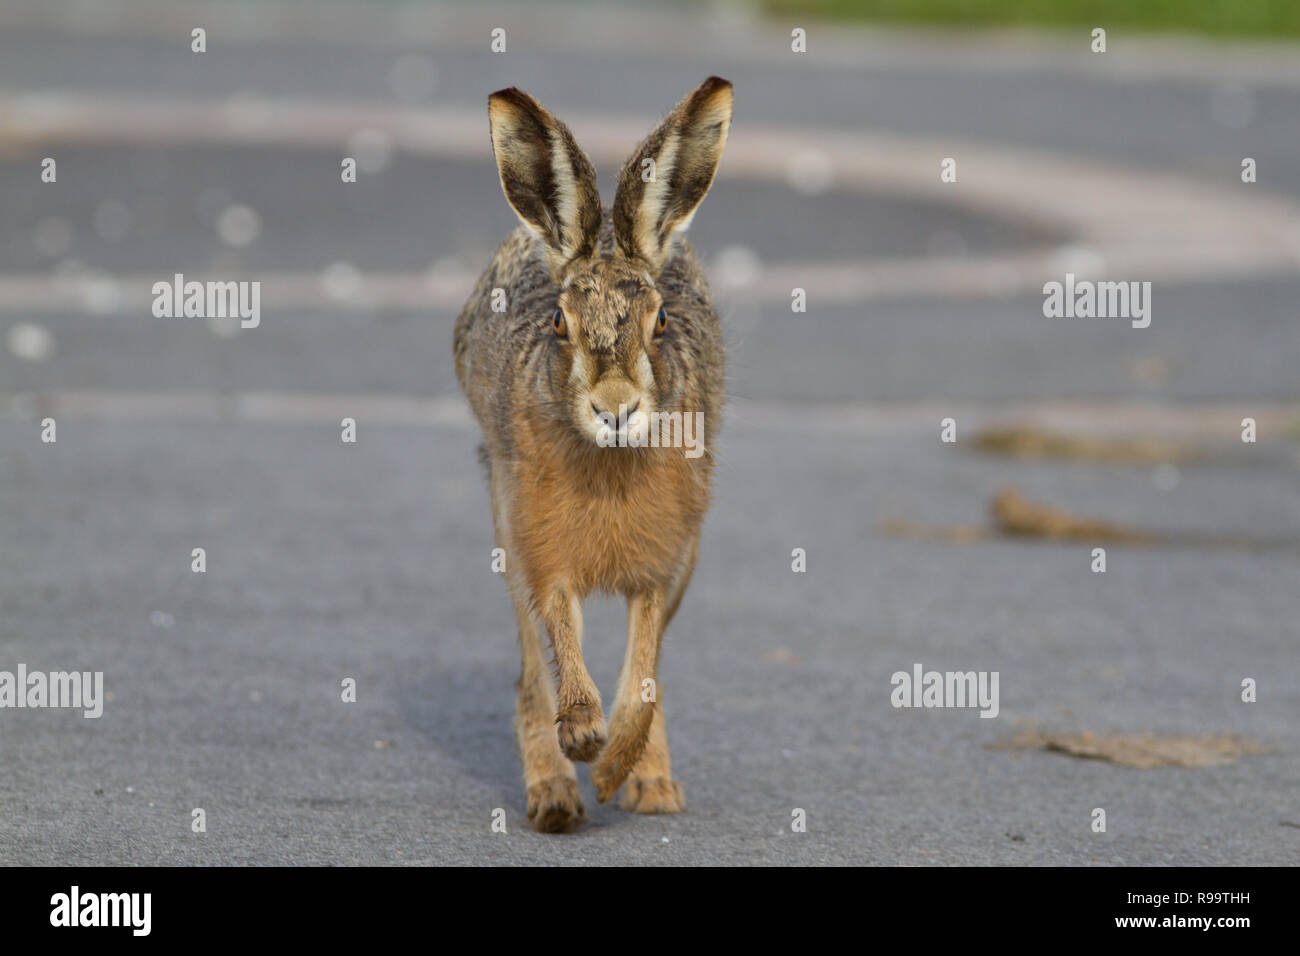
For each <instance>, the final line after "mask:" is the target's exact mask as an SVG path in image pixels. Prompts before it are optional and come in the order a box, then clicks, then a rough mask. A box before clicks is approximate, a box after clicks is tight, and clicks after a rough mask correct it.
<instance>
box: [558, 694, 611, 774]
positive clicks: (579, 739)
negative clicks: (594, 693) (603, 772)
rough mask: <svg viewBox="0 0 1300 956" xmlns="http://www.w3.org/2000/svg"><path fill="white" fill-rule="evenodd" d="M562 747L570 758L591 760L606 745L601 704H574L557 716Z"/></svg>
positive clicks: (583, 760)
mask: <svg viewBox="0 0 1300 956" xmlns="http://www.w3.org/2000/svg"><path fill="white" fill-rule="evenodd" d="M555 725H556V732H557V733H558V734H559V738H560V749H561V750H563V751H564V755H565V756H566V757H568V758H569V759H570V760H577V761H582V762H586V761H591V760H594V759H595V758H596V755H597V754H599V753H600V750H601V748H602V747H604V746H605V739H606V738H605V715H604V714H603V713H601V710H600V704H574V705H573V706H571V707H568V708H566V709H565V710H564V711H563V712H562V713H561V714H560V715H559V716H558V717H556V718H555Z"/></svg>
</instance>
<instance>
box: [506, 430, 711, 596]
mask: <svg viewBox="0 0 1300 956" xmlns="http://www.w3.org/2000/svg"><path fill="white" fill-rule="evenodd" d="M519 450H520V452H521V453H522V454H521V455H520V457H519V458H518V459H516V462H515V467H514V474H513V476H512V477H513V481H512V482H511V485H512V502H511V527H512V531H513V535H512V537H513V539H514V541H513V544H514V547H515V548H517V549H519V550H520V552H521V554H520V555H518V557H520V558H522V559H523V562H524V570H525V572H526V575H527V578H528V583H529V586H530V588H531V589H532V591H533V593H534V595H541V594H543V593H545V591H546V590H547V589H548V588H549V587H551V586H553V585H554V584H555V583H557V582H564V583H566V584H567V585H568V586H569V587H571V588H573V589H574V590H575V591H576V592H577V593H578V594H580V595H585V594H588V593H590V592H592V591H608V592H622V593H628V592H636V591H642V590H648V589H650V588H654V587H666V586H667V585H668V584H669V582H671V581H672V579H673V577H674V576H675V574H676V573H677V570H678V567H679V566H680V563H681V561H682V558H683V556H684V555H685V554H686V552H687V551H688V549H689V547H690V544H691V542H692V541H693V540H694V539H695V537H696V535H698V533H699V529H700V524H701V522H702V520H703V517H704V513H705V511H706V510H707V508H708V503H709V476H708V471H707V465H704V464H703V461H702V460H695V461H692V460H691V459H687V458H686V457H685V456H684V455H683V454H682V453H681V450H680V449H673V448H647V449H626V448H609V449H601V448H570V449H568V453H566V452H565V451H563V450H557V449H556V448H554V447H546V445H544V444H542V443H538V447H536V448H532V447H528V445H524V446H523V447H521V448H520V449H519Z"/></svg>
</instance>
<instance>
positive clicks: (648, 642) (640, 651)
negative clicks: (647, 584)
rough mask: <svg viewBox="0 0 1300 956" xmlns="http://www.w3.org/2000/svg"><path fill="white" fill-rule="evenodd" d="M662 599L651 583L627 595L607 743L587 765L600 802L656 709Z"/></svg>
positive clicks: (633, 757)
mask: <svg viewBox="0 0 1300 956" xmlns="http://www.w3.org/2000/svg"><path fill="white" fill-rule="evenodd" d="M665 599H666V595H665V592H664V590H663V589H657V590H652V591H645V592H642V593H639V594H633V595H631V596H630V597H629V598H628V601H627V619H628V620H627V624H628V627H627V631H628V633H627V653H626V654H625V655H624V657H623V671H622V673H621V674H619V678H618V690H617V691H616V694H615V703H614V716H613V717H612V718H611V719H610V723H609V746H608V747H606V748H605V752H604V753H603V754H602V755H601V758H600V763H598V764H596V765H595V766H594V767H592V768H591V782H592V783H594V784H595V785H596V799H597V800H599V801H600V802H601V803H604V802H605V801H606V800H608V799H609V798H610V797H612V796H613V795H614V794H615V793H616V792H617V791H618V788H619V787H620V786H621V785H622V783H623V781H624V780H626V779H627V775H628V774H629V773H631V772H632V768H633V767H635V766H636V764H637V761H638V760H640V759H641V755H642V754H643V753H644V752H645V747H646V742H647V741H648V740H649V737H650V728H651V725H652V723H653V722H654V716H655V712H656V711H657V710H658V709H659V707H658V703H657V701H658V696H659V687H658V682H659V642H660V639H661V638H662V637H663V622H664V602H665ZM666 751H667V743H666V741H665V752H666Z"/></svg>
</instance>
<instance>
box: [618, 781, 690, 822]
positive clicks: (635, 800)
mask: <svg viewBox="0 0 1300 956" xmlns="http://www.w3.org/2000/svg"><path fill="white" fill-rule="evenodd" d="M618 805H619V806H620V807H622V808H623V809H624V810H631V811H632V812H634V813H681V812H682V811H683V810H685V809H686V799H685V797H683V795H682V785H681V784H680V783H678V782H677V781H676V780H670V779H668V778H667V777H655V778H654V779H652V780H643V779H642V778H640V777H638V776H637V775H636V774H632V775H631V776H630V777H628V778H627V783H626V784H624V786H623V795H622V796H621V797H619V801H618Z"/></svg>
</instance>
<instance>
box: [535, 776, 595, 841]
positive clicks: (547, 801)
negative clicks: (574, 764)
mask: <svg viewBox="0 0 1300 956" xmlns="http://www.w3.org/2000/svg"><path fill="white" fill-rule="evenodd" d="M528 819H529V820H530V821H532V824H533V829H535V830H536V831H537V832H538V833H572V832H573V831H574V830H576V829H578V827H580V826H582V824H583V823H585V822H586V819H587V817H586V810H585V809H584V807H583V806H582V800H581V798H580V797H579V796H578V781H577V780H575V779H573V778H572V777H548V778H547V779H545V780H541V781H538V782H537V783H535V784H532V785H531V786H530V787H529V788H528Z"/></svg>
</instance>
